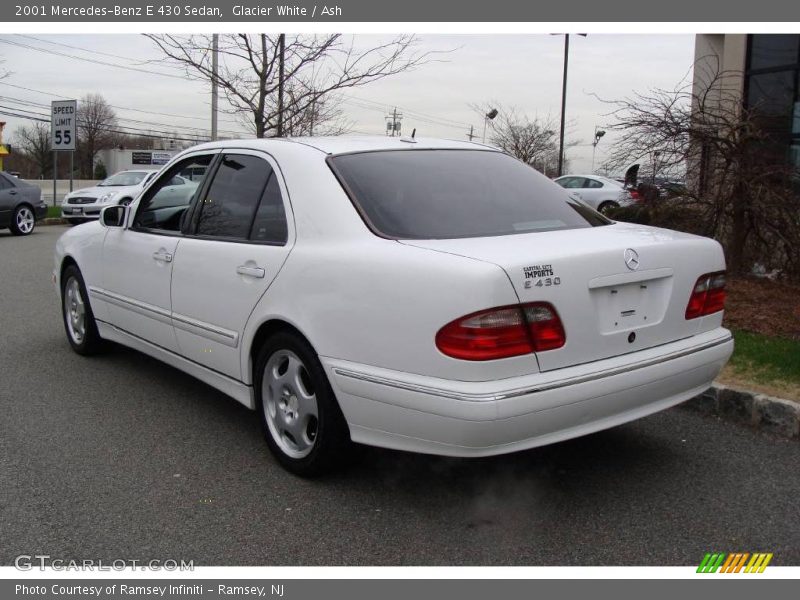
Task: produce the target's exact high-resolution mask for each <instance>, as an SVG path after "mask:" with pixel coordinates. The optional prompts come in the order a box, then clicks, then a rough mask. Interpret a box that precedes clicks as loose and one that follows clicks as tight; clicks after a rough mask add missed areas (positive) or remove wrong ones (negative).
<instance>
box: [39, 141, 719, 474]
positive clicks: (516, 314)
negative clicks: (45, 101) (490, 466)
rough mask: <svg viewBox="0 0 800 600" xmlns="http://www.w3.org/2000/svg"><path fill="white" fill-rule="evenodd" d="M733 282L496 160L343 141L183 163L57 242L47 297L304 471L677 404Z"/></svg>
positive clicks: (704, 378) (83, 333)
mask: <svg viewBox="0 0 800 600" xmlns="http://www.w3.org/2000/svg"><path fill="white" fill-rule="evenodd" d="M187 171H191V172H193V173H199V174H201V178H200V181H199V183H198V185H196V186H191V188H192V193H191V194H184V195H180V194H176V193H175V189H174V186H171V185H170V181H171V179H172V178H173V177H174V176H175V175H176V174H179V173H184V172H187ZM184 187H187V189H188V187H189V186H184ZM724 269H725V263H724V257H723V254H722V250H721V248H720V246H719V244H717V243H716V242H715V241H713V240H710V239H706V238H702V237H697V236H693V235H688V234H683V233H677V232H674V231H668V230H664V229H656V228H652V227H644V226H640V225H631V224H624V223H616V222H613V221H611V220H609V219H607V218H606V217H604V216H603V215H601V214H599V213H597V212H595V211H594V210H592V209H591V208H589V207H588V206H587V205H585V204H583V203H582V202H581V201H580V200H578V199H575V198H572V197H570V196H569V195H568V193H567V192H566V191H565V190H563V189H562V188H560V187H559V186H558V185H556V184H555V183H552V182H551V181H549V180H548V179H547V178H546V177H544V176H542V175H540V174H539V173H537V172H536V171H534V170H533V169H532V168H530V167H528V166H527V165H524V164H522V163H520V162H518V161H517V160H515V159H513V158H511V157H509V156H507V155H505V154H503V153H501V152H499V151H497V150H495V149H493V148H488V147H485V146H481V145H478V144H469V143H462V142H452V141H441V140H422V139H417V140H413V139H404V138H383V137H376V138H347V137H342V138H305V139H302V138H301V139H272V140H250V141H226V142H214V143H210V144H205V145H201V146H196V147H194V148H192V149H190V150H187V151H185V152H183V153H182V154H180V155H178V156H176V157H175V158H174V159H173V160H172V162H171V163H170V164H169V165H167V166H166V167H165V168H164V169H163V170H162V172H161V173H159V175H158V176H157V177H155V178H153V180H152V182H150V183H149V184H148V186H147V187H146V188H145V190H144V191H143V192H142V194H141V195H140V196H139V197H138V198H137V199H136V200H135V201H134V202H133V203H132V204H131V205H130V206H110V207H108V208H105V209H104V210H103V213H102V215H101V219H100V220H99V222H95V223H90V224H87V225H85V226H82V227H78V228H76V229H74V230H71V231H68V232H66V233H65V234H64V235H63V236H61V238H60V239H59V241H58V243H57V247H56V253H55V270H54V281H55V283H56V286H57V290H58V293H59V295H60V298H61V301H62V307H63V316H64V324H65V328H66V332H67V337H68V339H69V342H70V344H71V345H72V347H73V348H74V349H75V350H76V351H77V352H79V353H81V354H91V353H93V352H96V351H97V350H98V349H99V348H100V346H101V342H102V340H112V341H115V342H119V343H121V344H125V345H126V346H130V347H132V348H135V349H137V350H140V351H142V352H144V353H147V354H150V355H152V356H155V357H157V358H159V359H161V360H163V361H165V362H167V363H169V364H171V365H173V366H175V367H177V368H179V369H182V370H184V371H186V372H188V373H190V374H192V375H194V376H196V377H198V378H199V379H201V380H203V381H205V382H206V383H208V384H210V385H212V386H214V387H216V388H218V389H220V390H222V391H223V392H225V393H226V394H228V395H230V396H232V397H233V398H235V399H236V400H238V401H240V402H242V403H243V404H245V405H246V406H248V407H250V408H252V409H255V410H257V411H258V414H259V415H260V417H261V420H262V423H263V427H264V432H265V436H266V440H267V443H268V445H269V447H270V449H271V450H272V452H273V453H274V454H275V456H276V457H277V459H278V460H279V461H280V462H281V463H282V464H283V465H284V466H285V467H286V468H288V469H290V470H291V471H293V472H295V473H299V474H304V475H309V474H313V473H318V472H320V471H321V470H324V469H326V468H329V467H331V466H332V465H333V464H334V463H335V462H337V461H339V460H341V459H342V457H343V456H344V455H345V454H346V451H347V449H348V447H349V444H350V443H351V441H352V442H360V443H363V444H371V445H375V446H383V447H388V448H396V449H402V450H410V451H415V452H426V453H432V454H444V455H451V456H487V455H494V454H501V453H506V452H513V451H516V450H522V449H526V448H532V447H534V446H539V445H543V444H549V443H552V442H557V441H559V440H564V439H567V438H572V437H576V436H580V435H584V434H587V433H590V432H593V431H597V430H600V429H604V428H608V427H613V426H615V425H618V424H621V423H624V422H626V421H630V420H633V419H637V418H639V417H643V416H645V415H648V414H651V413H654V412H656V411H659V410H662V409H665V408H668V407H670V406H673V405H675V404H677V403H679V402H682V401H684V400H687V399H688V398H690V397H692V396H694V395H696V394H698V393H700V392H702V391H703V390H705V389H706V388H707V387H708V386H709V384H710V383H711V381H712V380H713V379H714V377H715V376H716V375H717V374H718V373H719V371H720V369H722V367H723V365H724V364H725V362H726V361H727V360H728V358H729V357H730V354H731V352H732V350H733V342H732V339H731V335H730V333H729V332H728V331H727V330H726V329H723V328H722V326H721V325H722V310H723V304H724V300H725V275H724Z"/></svg>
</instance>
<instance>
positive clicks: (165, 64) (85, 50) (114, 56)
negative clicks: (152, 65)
mask: <svg viewBox="0 0 800 600" xmlns="http://www.w3.org/2000/svg"><path fill="white" fill-rule="evenodd" d="M16 36H17V37H21V38H25V39H29V40H35V41H37V42H41V43H43V44H52V45H54V46H61V47H62V48H69V49H71V50H80V51H81V52H88V53H89V54H97V55H99V56H108V57H109V58H119V59H121V60H127V61H130V62H131V63H132V64H134V65H144V64H147V63H148V62H152V61H136V60H134V59H133V58H131V57H130V56H122V55H120V54H111V53H110V52H102V51H100V50H90V49H89V48H81V47H80V46H72V45H70V44H64V43H61V42H54V41H53V40H45V39H42V38H38V37H36V36H33V35H24V34H22V33H18V34H16ZM161 66H163V67H166V68H169V69H176V70H181V71H182V70H183V67H179V66H177V65H170V64H167V63H161Z"/></svg>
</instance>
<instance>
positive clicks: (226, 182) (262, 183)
mask: <svg viewBox="0 0 800 600" xmlns="http://www.w3.org/2000/svg"><path fill="white" fill-rule="evenodd" d="M271 176H272V167H270V165H269V163H268V162H267V161H265V160H264V159H262V158H258V157H256V156H250V155H242V154H226V155H225V156H223V157H222V161H221V162H220V164H219V167H218V168H217V169H216V172H215V173H214V179H213V180H212V181H211V185H210V186H209V188H208V193H207V194H206V196H205V198H204V199H203V202H202V204H201V205H200V216H199V218H198V220H197V226H196V230H195V233H196V234H197V235H204V236H209V237H221V238H232V239H240V240H246V239H248V237H249V235H250V228H251V227H252V225H253V217H254V216H255V214H256V209H257V208H258V205H259V203H260V201H261V197H262V195H263V194H264V191H265V189H266V188H267V184H268V183H269V180H270V178H271Z"/></svg>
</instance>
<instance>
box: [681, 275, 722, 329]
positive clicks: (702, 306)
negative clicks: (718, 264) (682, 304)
mask: <svg viewBox="0 0 800 600" xmlns="http://www.w3.org/2000/svg"><path fill="white" fill-rule="evenodd" d="M724 308H725V273H724V272H720V273H707V274H705V275H702V276H700V278H699V279H698V280H697V283H695V284H694V289H693V290H692V295H691V296H690V297H689V304H687V305H686V318H687V319H696V318H697V317H703V316H705V315H710V314H712V313H715V312H719V311H721V310H722V309H724Z"/></svg>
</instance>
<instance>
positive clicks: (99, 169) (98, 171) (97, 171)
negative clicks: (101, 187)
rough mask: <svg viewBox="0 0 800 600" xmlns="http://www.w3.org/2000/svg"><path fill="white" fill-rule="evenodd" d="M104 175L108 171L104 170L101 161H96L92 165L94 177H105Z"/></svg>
mask: <svg viewBox="0 0 800 600" xmlns="http://www.w3.org/2000/svg"><path fill="white" fill-rule="evenodd" d="M106 177H108V171H106V166H105V165H104V164H103V162H102V161H98V162H97V164H96V165H95V166H94V178H95V179H105V178H106Z"/></svg>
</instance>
